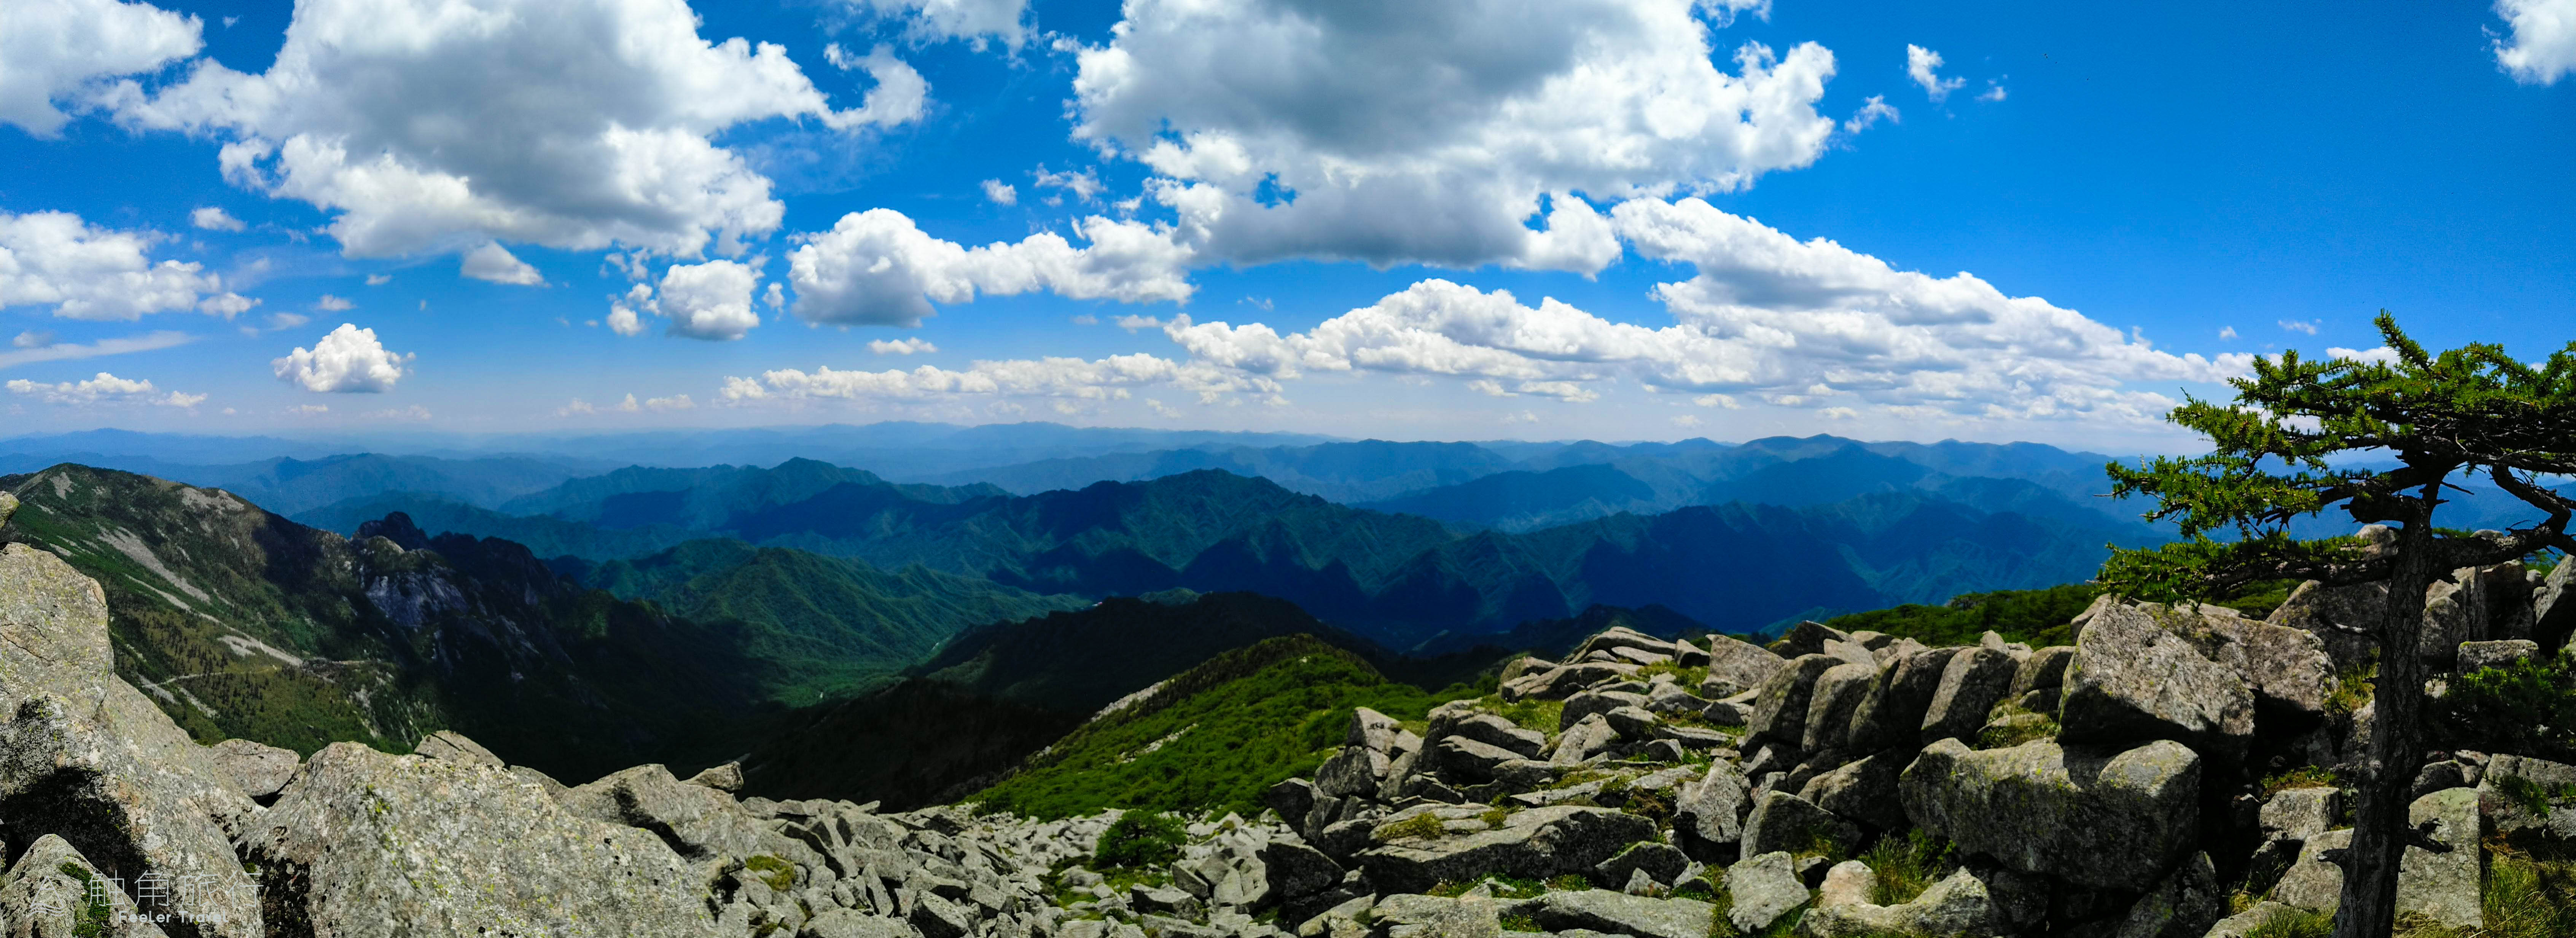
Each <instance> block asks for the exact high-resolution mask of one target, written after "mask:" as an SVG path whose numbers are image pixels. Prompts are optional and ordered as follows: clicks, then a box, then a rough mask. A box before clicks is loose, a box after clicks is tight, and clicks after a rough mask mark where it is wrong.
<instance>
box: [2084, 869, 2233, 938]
mask: <svg viewBox="0 0 2576 938" xmlns="http://www.w3.org/2000/svg"><path fill="white" fill-rule="evenodd" d="M2226 915H2227V890H2226V889H2225V888H2224V887H2221V886H2220V885H2219V884H2218V867H2217V865H2215V864H2213V863H2211V862H2209V854H2206V853H2195V854H2192V855H2191V856H2189V857H2187V858H2184V860H2183V862H2182V865H2180V866H2176V867H2174V871H2173V873H2172V874H2171V875H2168V876H2166V877H2165V878H2164V880H2163V881H2162V882H2159V883H2157V884H2156V888H2154V889H2151V890H2148V892H2147V894H2146V895H2145V896H2144V897H2141V898H2140V899H2139V900H2138V903H2137V904H2136V905H2134V906H2131V907H2130V908H2129V916H2128V917H2127V918H2125V919H2122V920H2121V922H2120V927H2119V928H2118V929H2116V930H2114V931H2113V932H2112V935H2113V936H2114V938H2201V936H2202V935H2203V934H2206V933H2207V932H2208V931H2209V928H2210V926H2212V925H2215V924H2217V923H2218V920H2219V919H2221V918H2224V917H2226Z"/></svg>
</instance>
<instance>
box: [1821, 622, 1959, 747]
mask: <svg viewBox="0 0 2576 938" xmlns="http://www.w3.org/2000/svg"><path fill="white" fill-rule="evenodd" d="M1957 651H1958V650H1957V649H1953V648H1934V649H1928V650H1924V651H1917V652H1913V653H1910V654H1899V655H1896V656H1894V657H1890V658H1889V659H1888V660H1886V661H1884V662H1881V663H1880V664H1879V669H1878V679H1877V680H1876V681H1874V682H1872V683H1871V684H1870V688H1869V693H1868V694H1867V695H1866V696H1864V697H1862V698H1861V702H1860V706H1859V707H1857V708H1854V709H1853V711H1852V729H1851V737H1850V738H1849V739H1848V740H1847V741H1846V742H1847V744H1848V745H1849V746H1850V747H1851V750H1852V751H1854V752H1874V751H1877V750H1880V749H1886V748H1889V747H1893V746H1906V747H1911V746H1913V745H1914V744H1915V742H1916V740H1917V739H1919V738H1920V737H1921V735H1922V730H1923V714H1924V713H1925V712H1927V711H1929V710H1931V709H1932V698H1933V697H1934V696H1936V695H1938V694H1939V693H1940V692H1941V676H1942V674H1943V673H1944V672H1946V671H1947V670H1949V667H1950V656H1951V655H1953V654H1956V653H1957Z"/></svg>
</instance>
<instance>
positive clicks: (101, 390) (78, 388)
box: [8, 371, 206, 408]
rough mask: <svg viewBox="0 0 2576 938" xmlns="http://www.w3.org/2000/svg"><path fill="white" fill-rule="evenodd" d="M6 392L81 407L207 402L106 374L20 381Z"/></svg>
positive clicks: (145, 383) (203, 397)
mask: <svg viewBox="0 0 2576 938" xmlns="http://www.w3.org/2000/svg"><path fill="white" fill-rule="evenodd" d="M8 388H9V393H11V394H20V395H26V396H30V397H34V398H36V399H37V400H41V401H43V402H45V403H47V404H60V405H65V406H72V407H83V406H88V405H91V404H98V403H109V404H129V403H130V404H156V405H160V406H163V407H183V408H194V407H196V406H197V405H199V404H203V403H205V402H206V396H205V395H203V394H182V393H179V392H177V391H170V392H166V393H165V392H163V391H161V390H160V389H159V388H155V387H153V386H152V382H150V381H139V380H130V379H126V378H119V377H117V376H115V375H112V374H108V373H107V372H104V371H102V372H99V373H98V376H97V377H95V378H91V379H89V380H87V381H65V382H60V383H56V384H47V383H45V382H42V381H28V380H25V379H19V380H15V381H11V382H9V384H8Z"/></svg>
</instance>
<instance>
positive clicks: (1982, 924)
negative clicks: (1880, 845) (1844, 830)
mask: <svg viewBox="0 0 2576 938" xmlns="http://www.w3.org/2000/svg"><path fill="white" fill-rule="evenodd" d="M1864 869H1866V867H1864ZM1830 881H1831V878H1830V876H1829V877H1828V882H1829V883H1830ZM1828 888H1830V886H1829V887H1828ZM1863 895H1864V896H1865V895H1866V892H1863ZM2011 921H2012V920H2011V916H2010V915H2009V913H2007V912H2006V911H2005V910H2004V909H2002V908H2000V907H1998V903H1997V902H1996V901H1995V897H1994V896H1993V895H1992V894H1991V893H1990V892H1989V890H1988V888H1987V884H1986V883H1985V881H1983V880H1980V879H1978V878H1977V877H1976V875H1975V874H1973V873H1971V872H1970V871H1969V870H1968V869H1967V868H1965V867H1962V868H1960V869H1958V870H1956V871H1954V872H1952V873H1951V874H1950V875H1949V876H1946V877H1943V878H1942V879H1941V881H1940V882H1937V883H1934V884H1932V886H1931V887H1930V888H1927V889H1925V890H1923V894H1922V895H1920V896H1916V897H1915V898H1914V900H1913V901H1911V902H1907V903H1903V904H1901V905H1888V906H1882V905H1872V904H1870V903H1869V902H1867V901H1866V900H1863V901H1857V902H1852V901H1842V902H1834V903H1826V902H1824V901H1822V900H1821V898H1820V899H1819V901H1818V902H1817V904H1816V908H1815V909H1814V910H1812V911H1809V912H1808V913H1807V917H1806V918H1805V919H1803V920H1801V921H1800V922H1799V923H1798V927H1799V929H1800V930H1801V931H1803V932H1805V933H1806V934H1807V935H1809V936H1811V938H1883V936H1888V935H1995V934H2011V933H2012V932H2014V931H2017V930H2018V929H2014V928H2012V925H2011Z"/></svg>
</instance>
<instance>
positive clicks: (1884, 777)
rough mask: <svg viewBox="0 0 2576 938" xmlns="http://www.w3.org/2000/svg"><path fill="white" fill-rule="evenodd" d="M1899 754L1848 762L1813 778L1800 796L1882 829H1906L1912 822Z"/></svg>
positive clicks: (1885, 754) (1834, 811)
mask: <svg viewBox="0 0 2576 938" xmlns="http://www.w3.org/2000/svg"><path fill="white" fill-rule="evenodd" d="M1897 757H1898V754H1895V753H1882V754H1879V755H1875V756H1870V757H1868V758H1865V759H1860V760H1857V761H1854V762H1847V763H1844V764H1843V765H1842V766H1841V767H1839V768H1836V769H1834V770H1833V771H1831V772H1827V773H1825V774H1823V775H1818V776H1816V777H1815V778H1812V779H1809V780H1808V781H1807V785H1806V787H1804V788H1801V789H1799V790H1798V797H1800V798H1804V799H1806V800H1808V801H1811V802H1814V803H1815V805H1816V807H1819V808H1823V809H1825V810H1827V811H1831V812H1833V813H1835V814H1837V815H1840V816H1842V817H1847V818H1850V819H1852V820H1855V821H1859V822H1861V823H1863V824H1867V825H1869V826H1871V827H1875V828H1877V829H1879V830H1882V831H1892V830H1900V829H1903V828H1904V827H1905V826H1906V825H1907V824H1908V823H1909V822H1908V821H1907V820H1906V819H1905V803H1904V799H1903V797H1902V796H1901V795H1900V794H1899V792H1898V790H1897V785H1896V779H1897V776H1898V775H1899V774H1901V773H1903V772H1904V771H1905V767H1904V766H1903V765H1900V764H1898V762H1897Z"/></svg>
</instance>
